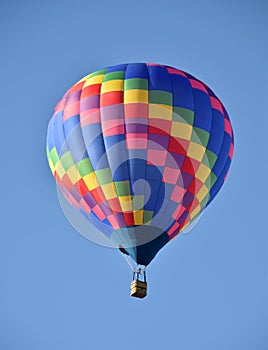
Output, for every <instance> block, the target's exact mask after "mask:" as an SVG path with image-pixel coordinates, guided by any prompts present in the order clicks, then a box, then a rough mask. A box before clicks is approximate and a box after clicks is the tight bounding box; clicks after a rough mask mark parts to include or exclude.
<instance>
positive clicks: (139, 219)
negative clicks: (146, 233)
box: [133, 210, 143, 225]
mask: <svg viewBox="0 0 268 350" xmlns="http://www.w3.org/2000/svg"><path fill="white" fill-rule="evenodd" d="M133 214H134V222H135V225H142V224H143V210H135V211H134V212H133Z"/></svg>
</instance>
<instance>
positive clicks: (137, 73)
mask: <svg viewBox="0 0 268 350" xmlns="http://www.w3.org/2000/svg"><path fill="white" fill-rule="evenodd" d="M133 78H138V79H148V71H147V66H146V64H145V63H130V64H128V66H127V68H126V74H125V79H133Z"/></svg>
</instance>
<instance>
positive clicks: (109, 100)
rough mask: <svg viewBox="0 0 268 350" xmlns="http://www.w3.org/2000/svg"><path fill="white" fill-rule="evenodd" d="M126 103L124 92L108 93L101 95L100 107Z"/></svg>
mask: <svg viewBox="0 0 268 350" xmlns="http://www.w3.org/2000/svg"><path fill="white" fill-rule="evenodd" d="M123 102H124V91H112V92H106V93H104V94H101V95H100V106H101V107H105V106H110V105H115V104H120V103H123Z"/></svg>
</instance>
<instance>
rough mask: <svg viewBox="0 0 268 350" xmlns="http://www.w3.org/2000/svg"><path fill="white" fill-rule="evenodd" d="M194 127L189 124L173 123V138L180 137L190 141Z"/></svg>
mask: <svg viewBox="0 0 268 350" xmlns="http://www.w3.org/2000/svg"><path fill="white" fill-rule="evenodd" d="M192 130H193V127H192V125H189V124H187V123H181V122H172V127H171V136H175V137H179V138H181V139H185V140H190V139H191V135H192Z"/></svg>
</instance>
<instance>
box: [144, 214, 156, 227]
mask: <svg viewBox="0 0 268 350" xmlns="http://www.w3.org/2000/svg"><path fill="white" fill-rule="evenodd" d="M153 214H154V212H153V211H151V210H144V212H143V223H144V224H148V225H149V224H150V222H151V220H152V218H153Z"/></svg>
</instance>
